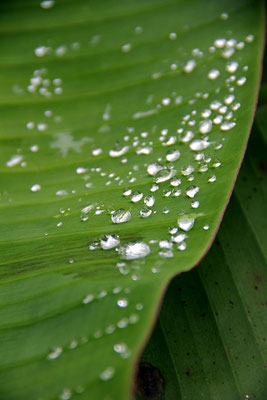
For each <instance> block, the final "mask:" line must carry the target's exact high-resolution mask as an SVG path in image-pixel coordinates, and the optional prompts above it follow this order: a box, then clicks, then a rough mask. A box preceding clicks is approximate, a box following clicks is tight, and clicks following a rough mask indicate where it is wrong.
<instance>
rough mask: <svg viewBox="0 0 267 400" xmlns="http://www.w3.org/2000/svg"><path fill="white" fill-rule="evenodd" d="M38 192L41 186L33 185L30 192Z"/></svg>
mask: <svg viewBox="0 0 267 400" xmlns="http://www.w3.org/2000/svg"><path fill="white" fill-rule="evenodd" d="M40 190H41V186H40V185H39V184H38V183H36V184H35V185H33V186H32V187H31V191H32V192H39V191H40Z"/></svg>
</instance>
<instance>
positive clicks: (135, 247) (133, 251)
mask: <svg viewBox="0 0 267 400" xmlns="http://www.w3.org/2000/svg"><path fill="white" fill-rule="evenodd" d="M150 253H151V250H150V247H149V246H148V245H147V244H146V243H144V242H132V243H127V244H126V245H124V246H121V247H120V248H119V254H120V255H121V259H122V260H136V259H138V258H142V257H146V256H148V255H149V254H150Z"/></svg>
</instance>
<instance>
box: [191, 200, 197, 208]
mask: <svg viewBox="0 0 267 400" xmlns="http://www.w3.org/2000/svg"><path fill="white" fill-rule="evenodd" d="M191 207H192V208H198V207H199V201H193V202H192V203H191Z"/></svg>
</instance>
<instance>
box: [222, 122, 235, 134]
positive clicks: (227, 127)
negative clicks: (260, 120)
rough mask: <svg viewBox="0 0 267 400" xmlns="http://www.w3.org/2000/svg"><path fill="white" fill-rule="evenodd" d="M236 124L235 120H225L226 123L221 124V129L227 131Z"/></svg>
mask: <svg viewBox="0 0 267 400" xmlns="http://www.w3.org/2000/svg"><path fill="white" fill-rule="evenodd" d="M235 125H236V123H235V122H228V121H225V122H224V123H222V124H221V126H220V129H221V131H224V132H226V131H229V130H230V129H232V128H234V127H235Z"/></svg>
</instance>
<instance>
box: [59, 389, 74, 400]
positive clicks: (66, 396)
mask: <svg viewBox="0 0 267 400" xmlns="http://www.w3.org/2000/svg"><path fill="white" fill-rule="evenodd" d="M71 396H72V393H71V390H70V389H68V388H65V389H63V391H62V392H61V393H60V395H59V399H60V400H70V399H71Z"/></svg>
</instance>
